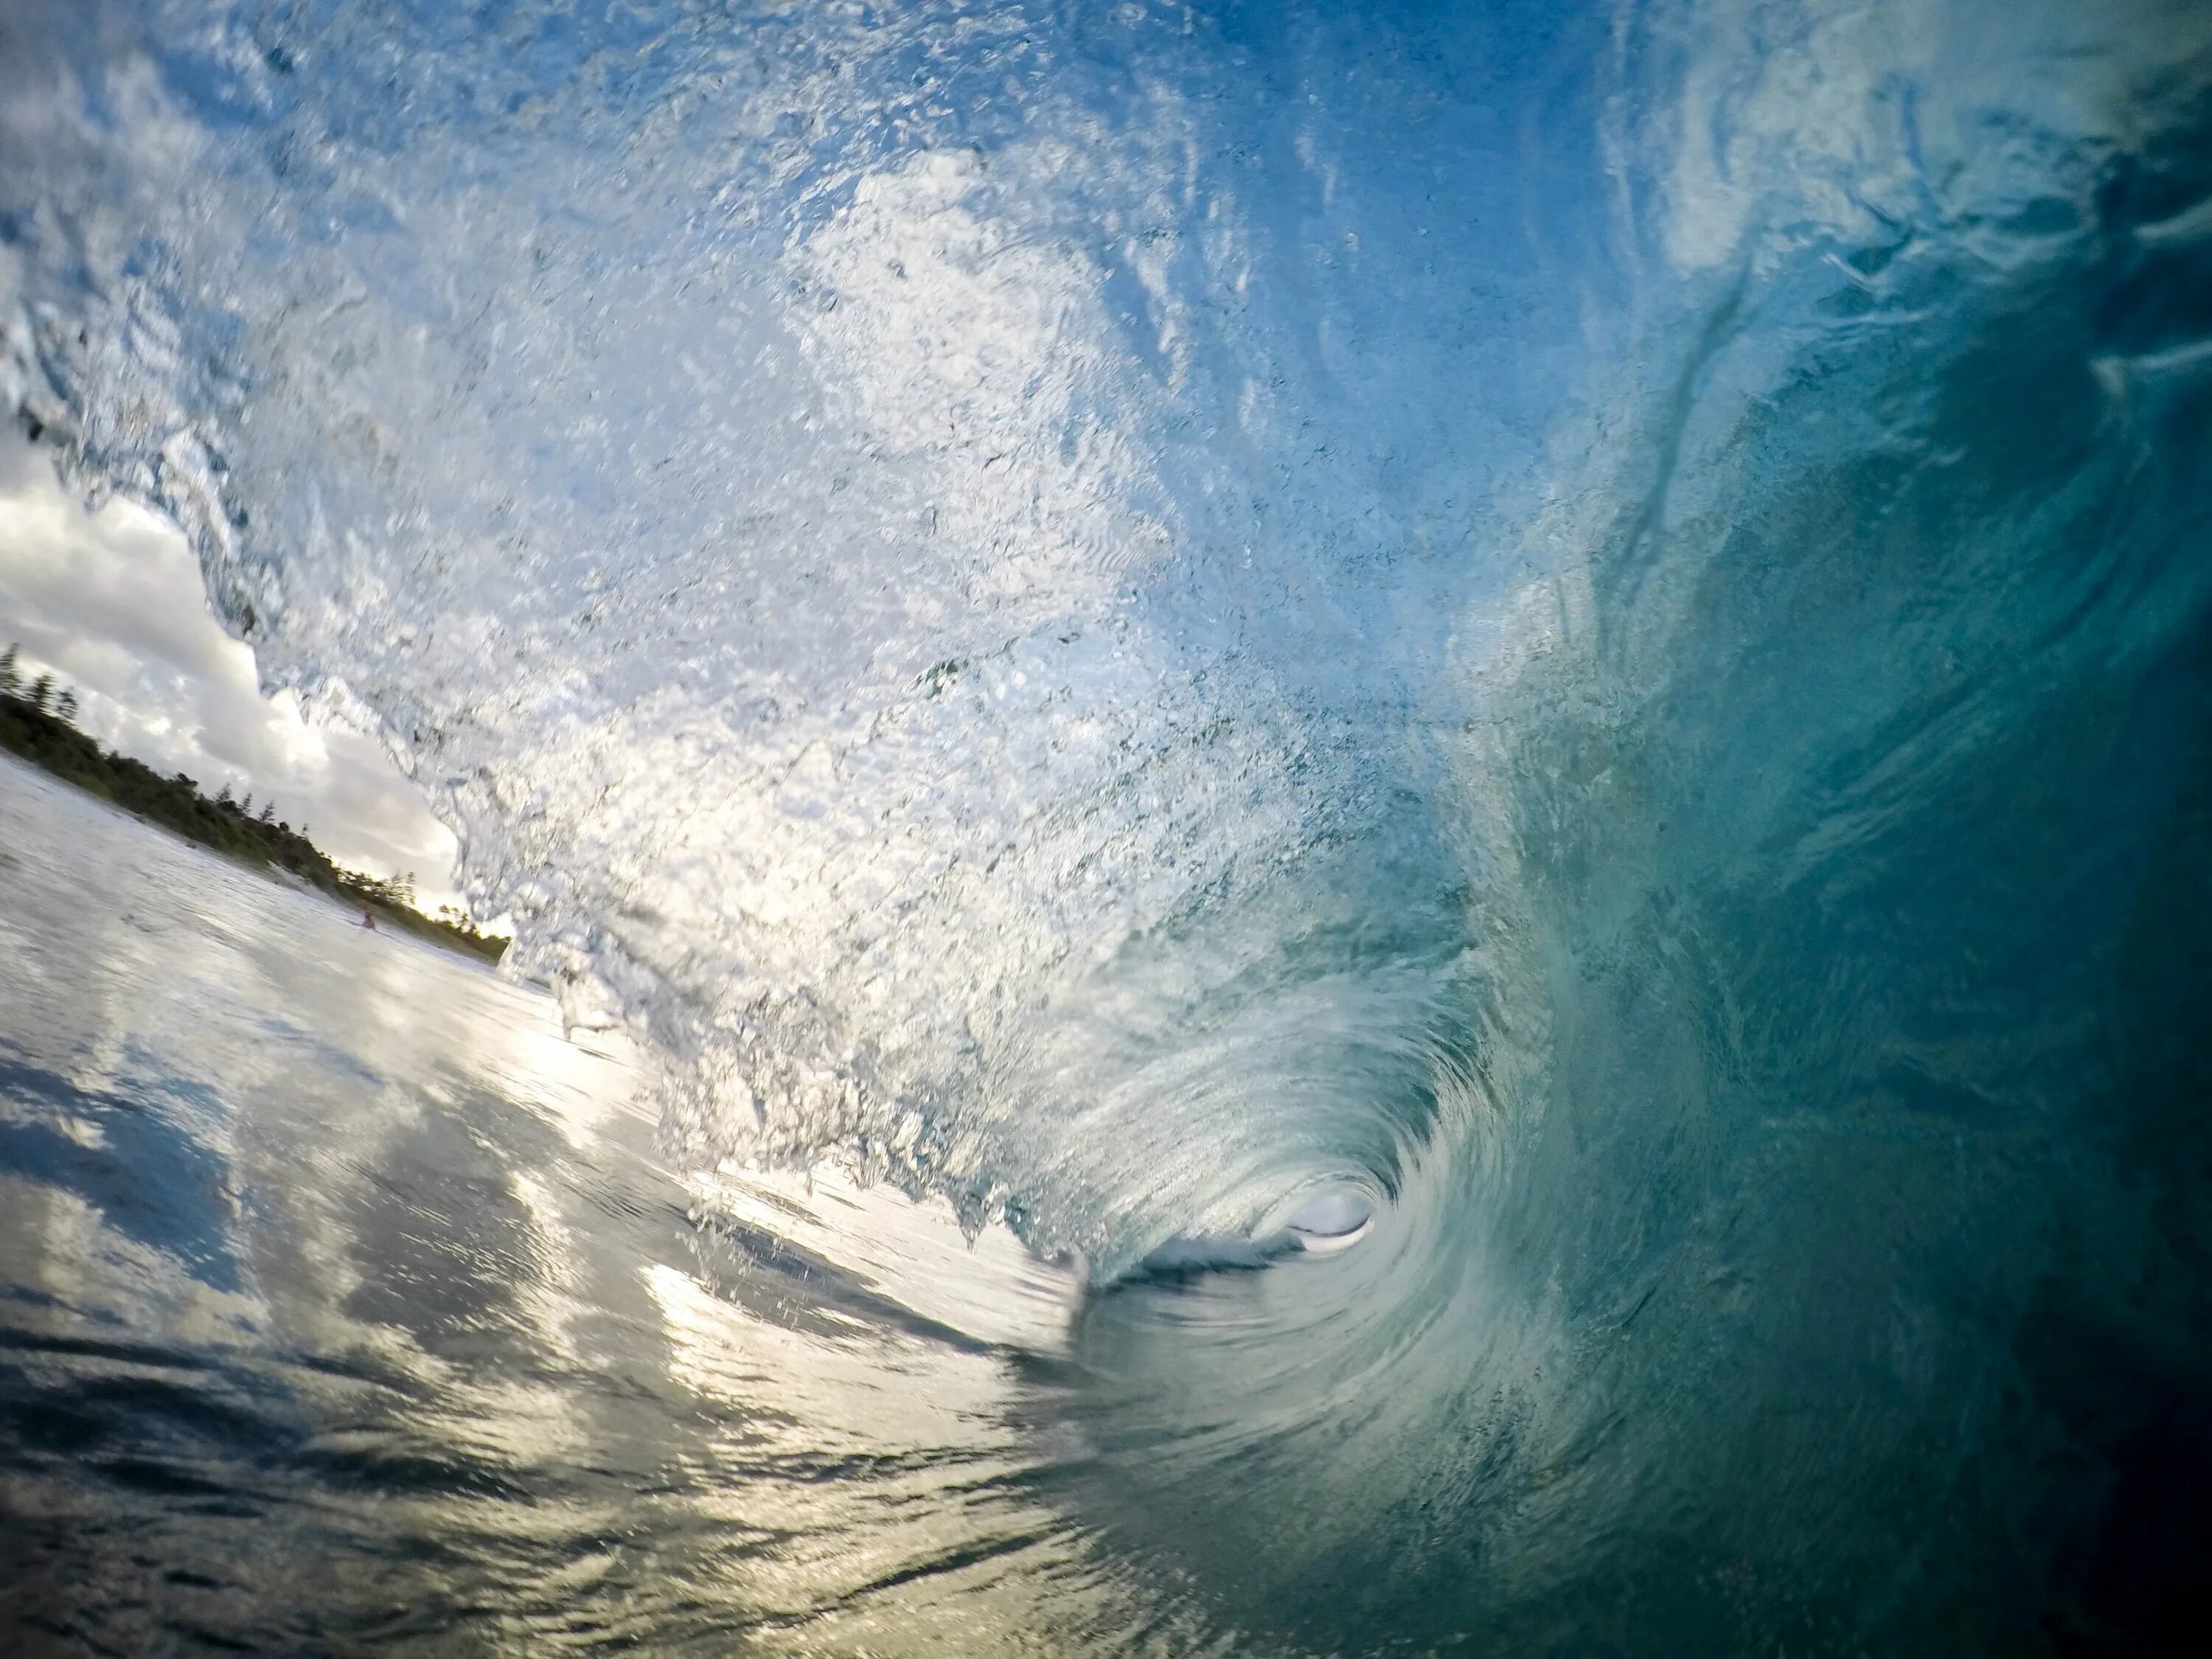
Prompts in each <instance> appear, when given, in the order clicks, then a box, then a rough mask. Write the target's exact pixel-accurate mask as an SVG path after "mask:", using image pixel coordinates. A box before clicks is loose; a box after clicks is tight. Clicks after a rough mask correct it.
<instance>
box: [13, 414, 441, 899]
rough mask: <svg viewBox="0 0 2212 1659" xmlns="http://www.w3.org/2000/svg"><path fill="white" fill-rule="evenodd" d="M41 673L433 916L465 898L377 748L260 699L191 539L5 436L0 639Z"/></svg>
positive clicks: (177, 764) (414, 802)
mask: <svg viewBox="0 0 2212 1659" xmlns="http://www.w3.org/2000/svg"><path fill="white" fill-rule="evenodd" d="M7 641H16V642H18V643H19V644H20V645H21V651H22V666H23V669H24V671H26V673H27V674H31V675H35V674H38V673H40V672H43V671H49V670H51V671H52V673H53V675H54V677H55V678H56V679H57V680H58V681H60V682H62V683H64V684H69V685H72V686H75V687H76V692H77V696H78V698H79V700H80V706H79V709H78V714H77V724H78V725H80V726H82V727H83V728H84V729H85V730H86V731H87V732H90V733H92V734H93V735H94V737H96V738H100V740H101V741H102V742H104V743H106V744H110V745H111V746H112V747H114V748H117V749H119V750H122V751H123V752H124V753H125V754H127V755H135V756H137V757H138V758H139V759H141V760H143V761H144V762H146V763H148V764H149V765H151V766H155V767H157V768H159V769H161V770H162V771H164V772H185V773H189V774H190V775H191V776H193V777H195V778H197V779H198V780H199V781H200V782H201V784H202V785H203V786H204V787H205V788H206V789H207V790H208V791H209V792H210V793H213V792H214V791H216V789H219V788H220V787H222V785H223V784H225V783H228V784H229V785H230V786H231V787H232V789H233V790H234V791H236V792H238V793H251V794H252V796H253V798H254V799H255V800H256V801H257V802H260V801H273V802H274V803H275V805H276V816H277V817H281V818H283V819H285V820H287V821H288V822H289V823H295V824H300V823H304V824H306V825H307V827H308V829H310V830H311V831H312V832H313V837H314V841H315V843H316V845H318V846H319V847H320V848H323V849H324V851H325V852H327V853H328V854H330V855H331V857H332V858H334V859H336V860H337V861H338V862H339V863H340V864H343V865H346V866H350V867H351V868H354V869H358V870H366V871H368V872H370V873H371V874H374V875H391V874H395V873H397V872H399V871H402V870H409V871H412V872H415V875H416V883H417V886H418V890H419V891H420V894H421V897H422V902H423V903H424V904H425V905H427V906H435V905H438V904H441V903H446V902H458V898H457V895H456V894H455V893H454V891H453V883H452V878H453V859H454V854H455V850H456V849H455V844H454V841H453V835H452V833H451V832H450V831H448V830H447V829H446V828H445V826H444V825H442V824H441V823H439V822H438V821H437V820H436V819H435V818H434V817H431V816H430V813H429V810H428V808H427V807H426V806H425V805H423V803H422V797H421V796H420V795H419V794H418V793H416V790H415V788H414V787H413V786H412V785H411V784H410V783H409V782H408V781H407V780H406V779H405V778H404V777H402V776H401V775H399V773H398V770H397V769H395V768H394V767H393V766H392V762H391V759H390V757H387V756H386V754H385V752H384V750H383V748H382V747H381V746H380V744H377V743H376V742H375V741H374V740H373V739H371V738H366V737H363V736H362V735H361V734H359V733H358V732H348V731H342V730H333V729H328V728H320V727H316V726H310V725H308V724H307V722H306V720H304V719H302V718H301V710H300V706H299V703H298V701H297V700H296V699H295V698H294V697H293V696H291V694H290V693H289V692H285V693H282V694H280V695H279V696H276V697H273V698H271V697H264V696H262V695H261V690H260V687H259V684H258V682H257V679H256V678H255V674H254V668H253V653H252V650H250V649H249V648H248V647H246V646H244V645H242V644H240V642H239V641H236V640H234V639H232V638H231V637H230V636H229V635H227V634H225V633H224V632H223V631H222V629H221V628H220V627H218V626H217V625H216V621H215V618H214V617H213V616H212V615H211V614H210V612H209V611H208V607H207V600H206V597H205V595H204V593H203V592H202V591H201V588H200V579H199V572H198V570H197V568H196V567H195V565H194V563H193V561H192V556H191V551H190V550H188V549H187V548H186V546H185V538H184V537H183V536H182V534H180V533H179V532H178V531H177V529H176V528H175V527H174V526H172V525H169V524H167V523H166V522H165V521H163V520H161V519H158V518H156V517H155V516H154V515H153V514H152V513H148V512H146V511H145V510H144V509H143V508H141V507H136V506H133V505H132V504H131V503H130V502H128V501H110V502H109V503H108V504H107V505H106V506H105V507H102V508H101V509H100V511H99V512H98V513H87V512H86V511H85V510H84V509H83V507H82V506H80V505H79V504H78V503H77V502H76V501H75V500H73V499H72V498H70V496H69V495H67V494H66V493H65V492H64V490H63V489H62V488H61V485H60V483H58V481H57V480H56V478H55V477H54V471H53V467H52V464H51V463H50V462H49V461H48V459H46V456H45V455H44V454H42V453H40V452H39V451H38V450H37V449H35V448H33V447H32V446H31V445H30V444H29V443H27V442H26V441H24V440H23V439H22V438H21V436H20V435H16V434H15V433H13V432H12V431H11V432H8V433H6V434H5V435H0V644H4V643H5V642H7Z"/></svg>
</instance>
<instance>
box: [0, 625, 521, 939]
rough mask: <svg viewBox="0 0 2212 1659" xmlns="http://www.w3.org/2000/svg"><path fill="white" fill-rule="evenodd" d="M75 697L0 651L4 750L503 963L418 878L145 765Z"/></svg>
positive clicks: (145, 816) (384, 917)
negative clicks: (91, 726) (333, 853)
mask: <svg viewBox="0 0 2212 1659" xmlns="http://www.w3.org/2000/svg"><path fill="white" fill-rule="evenodd" d="M75 711H76V698H75V696H74V694H73V693H71V692H70V691H68V690H66V689H64V690H59V691H57V690H56V688H55V686H54V684H53V683H52V679H51V678H41V679H40V680H39V681H37V682H36V683H34V684H31V685H28V686H26V685H24V684H23V683H22V681H21V676H20V675H19V674H18V673H17V671H16V669H15V650H14V648H13V647H9V650H8V652H7V653H6V654H5V656H4V657H0V749H4V750H7V751H9V753H11V754H13V755H15V756H16V757H19V758H20V759H22V760H24V761H27V762H28V763H30V764H32V765H33V766H36V767H38V768H39V769H40V770H42V771H44V772H46V773H47V774H48V775H51V776H52V777H54V778H57V779H58V780H60V781H62V782H64V783H67V784H71V785H73V786H75V787H76V788H79V789H81V790H82V791H83V792H84V793H87V794H88V795H92V796H94V797H95V798H97V799H100V800H104V801H106V802H107V803H108V804H109V805H112V806H116V807H119V808H120V809H121V810H123V811H126V812H129V813H130V814H131V816H132V817H137V818H138V819H140V820H142V821H143V822H145V823H151V824H155V825H158V826H159V827H160V828H161V829H167V830H168V831H170V832H171V833H172V834H173V835H177V836H181V837H182V838H183V839H185V840H186V841H189V842H193V843H195V844H196V845H198V846H201V847H204V848H209V849H210V851H212V852H216V853H221V854H224V855H225V856H226V857H228V858H230V859H232V860H235V861H236V862H238V863H240V864H242V865H245V866H246V867H248V868H249V869H258V870H263V871H266V872H270V873H271V874H275V875H277V876H279V877H280V878H281V877H285V876H289V878H291V879H292V880H293V881H294V882H295V883H298V884H301V885H305V886H307V887H311V888H313V889H314V890H316V891H318V892H320V893H322V894H324V895H325V896H328V897H331V898H333V899H336V900H337V901H338V902H340V903H342V904H344V905H346V906H348V907H349V908H357V909H358V910H360V911H361V913H362V915H363V917H364V918H367V917H374V918H375V919H376V921H377V924H378V925H379V926H384V925H389V926H391V927H395V928H398V929H400V930H402V931H404V932H406V933H412V934H414V935H415V936H416V937H417V938H419V939H427V940H428V941H429V942H430V943H431V944H434V945H442V946H444V947H446V948H447V949H448V950H453V951H462V952H465V954H467V955H469V956H472V957H477V959H478V960H479V961H483V962H489V963H497V962H498V961H499V960H500V958H501V957H502V956H504V955H505V954H506V951H507V945H508V944H509V941H508V940H507V939H502V938H501V937H500V936H499V935H498V934H496V933H482V932H479V931H478V930H477V927H475V925H474V924H473V922H471V921H470V920H469V919H468V918H466V917H464V916H451V917H440V916H428V915H423V914H422V912H421V911H420V910H417V909H416V908H415V906H414V896H415V893H414V882H413V879H412V878H410V877H404V876H403V877H399V878H395V879H393V880H390V881H380V880H377V879H375V878H372V877H369V876H364V875H362V874H361V873H359V872H356V871H352V870H348V869H345V868H343V866H339V865H337V864H334V863H332V862H331V859H330V857H329V855H328V854H325V852H324V851H323V850H322V849H321V848H319V847H317V846H316V845H315V844H314V843H313V842H311V841H309V840H308V839H307V834H306V832H305V831H304V830H303V829H293V828H292V826H291V825H289V823H283V822H282V821H280V820H278V819H277V818H276V817H275V816H274V814H273V812H272V811H270V809H269V808H268V807H266V806H264V808H263V809H262V811H261V812H260V814H259V815H258V817H257V816H256V815H255V814H254V812H253V811H252V798H251V797H248V798H247V799H246V800H244V801H238V800H234V799H231V794H230V791H229V789H228V787H226V788H224V789H223V790H222V793H220V794H218V795H217V796H216V797H215V798H214V799H209V798H208V797H207V796H206V795H204V794H203V793H200V787H199V785H198V783H197V781H194V780H193V779H191V778H189V777H187V776H185V774H183V773H181V772H179V773H177V774H175V775H173V776H169V777H164V776H163V775H161V774H160V773H158V772H156V771H155V769H153V768H152V767H150V766H149V765H147V764H146V763H144V762H143V761H140V760H134V759H133V758H131V757H130V756H128V755H125V754H122V753H119V752H118V751H117V750H112V749H103V748H102V747H100V744H99V743H97V742H96V741H95V740H94V738H91V737H90V736H89V735H88V734H87V733H85V732H81V731H79V730H78V729H77V727H76V723H75V720H74V719H73V716H74V714H75Z"/></svg>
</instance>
